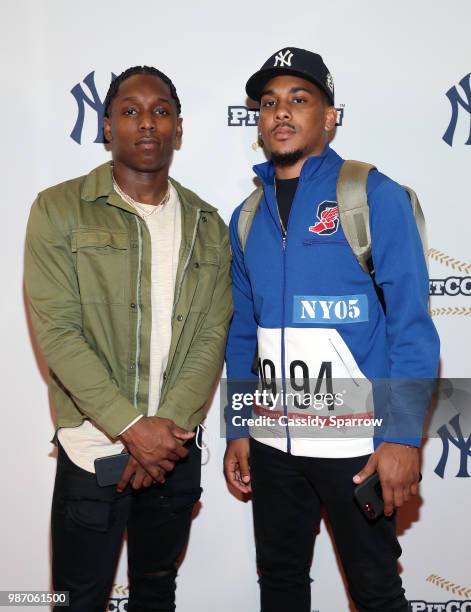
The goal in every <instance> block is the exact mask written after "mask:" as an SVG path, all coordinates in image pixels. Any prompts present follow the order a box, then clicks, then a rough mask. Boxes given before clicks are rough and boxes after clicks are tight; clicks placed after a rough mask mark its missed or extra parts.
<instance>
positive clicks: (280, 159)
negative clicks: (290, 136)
mask: <svg viewBox="0 0 471 612" xmlns="http://www.w3.org/2000/svg"><path fill="white" fill-rule="evenodd" d="M304 155H305V151H304V150H303V149H297V150H296V151H287V152H286V153H276V151H272V153H271V154H270V160H271V161H272V162H273V164H274V165H275V166H281V167H284V168H286V167H289V166H294V164H297V163H298V161H299V160H300V159H302V158H303V157H304Z"/></svg>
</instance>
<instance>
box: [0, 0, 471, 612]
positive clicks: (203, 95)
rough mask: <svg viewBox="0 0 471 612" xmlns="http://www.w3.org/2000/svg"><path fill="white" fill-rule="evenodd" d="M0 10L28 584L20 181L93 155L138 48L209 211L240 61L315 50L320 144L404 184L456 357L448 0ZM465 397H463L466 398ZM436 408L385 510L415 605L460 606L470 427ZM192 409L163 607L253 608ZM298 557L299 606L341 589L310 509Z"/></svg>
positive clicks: (240, 545) (467, 92) (242, 166)
mask: <svg viewBox="0 0 471 612" xmlns="http://www.w3.org/2000/svg"><path fill="white" fill-rule="evenodd" d="M1 13H2V15H1V25H0V28H1V37H0V45H1V50H2V58H3V69H2V77H3V78H2V83H3V87H2V109H3V112H2V120H3V121H2V127H1V134H2V147H1V152H0V155H1V161H2V165H1V167H2V174H3V178H2V188H3V189H2V193H3V198H2V200H3V206H2V212H1V214H2V220H3V224H2V227H3V239H4V244H5V245H6V250H5V252H4V256H3V258H2V265H3V273H2V289H3V299H2V310H3V313H2V316H1V326H2V340H3V341H2V348H3V352H2V363H1V369H2V377H3V380H2V385H1V387H0V392H1V395H2V400H1V406H2V410H3V417H2V436H1V437H2V476H3V478H2V480H3V485H2V503H1V504H0V525H1V530H2V538H1V547H0V550H1V553H0V555H1V563H2V566H1V568H0V589H3V590H12V589H16V590H24V589H42V590H45V589H48V588H49V584H50V583H49V581H50V576H49V562H50V545H49V512H50V503H51V493H52V487H53V479H54V470H55V458H54V455H53V453H52V446H51V445H50V443H49V440H50V439H51V437H52V433H53V421H52V418H53V417H52V410H51V408H50V406H49V401H48V396H47V389H46V376H47V372H46V368H45V366H44V363H43V361H42V360H41V357H40V355H39V354H38V352H37V349H36V346H35V343H34V339H33V338H32V336H31V333H30V330H29V328H28V324H27V319H26V315H25V307H24V298H23V278H22V266H23V245H24V231H25V225H26V220H27V216H28V211H29V207H30V204H31V202H32V201H33V199H34V197H35V195H36V193H37V192H38V191H39V190H41V189H44V188H45V187H47V186H49V185H51V184H54V183H57V182H60V181H62V180H65V179H67V178H70V177H73V176H78V175H80V174H84V173H87V172H88V171H89V170H90V169H91V168H93V167H94V166H96V165H97V164H99V163H101V162H102V161H104V160H106V159H107V158H108V153H107V152H106V151H105V149H104V147H103V145H102V144H100V143H99V142H98V143H97V142H95V141H96V138H97V123H98V117H99V112H100V110H101V108H102V101H103V99H104V96H105V93H106V91H107V87H108V85H109V82H110V79H111V75H112V74H113V73H114V74H119V73H120V72H121V71H122V70H123V69H125V68H127V67H129V66H133V65H136V64H149V65H154V66H156V67H158V68H159V69H161V70H163V71H164V72H166V73H167V74H168V75H169V76H170V77H171V78H172V79H173V80H174V82H175V84H176V87H177V89H178V92H179V94H180V97H181V100H182V103H183V117H184V143H183V148H182V150H181V151H180V152H178V153H177V154H176V155H175V160H174V163H173V168H172V174H173V175H174V176H175V177H176V178H178V179H179V180H180V181H182V182H183V183H184V184H186V185H188V186H190V187H192V188H193V189H194V190H196V191H197V192H198V193H200V194H201V195H202V196H203V197H204V198H205V199H207V200H208V201H209V202H211V203H213V204H215V205H216V206H218V207H219V209H220V211H221V214H222V216H223V217H224V218H225V219H226V221H228V220H229V218H230V214H231V212H232V210H233V209H234V207H235V206H236V205H237V204H238V203H239V202H240V201H241V200H242V198H243V197H244V195H246V194H247V193H248V192H249V190H250V189H251V187H252V182H251V177H252V172H251V166H252V165H253V164H254V163H258V162H260V161H262V159H263V158H262V153H261V151H260V150H258V151H254V150H253V148H252V143H253V142H254V141H255V139H256V127H255V123H256V118H255V116H254V113H251V112H248V111H247V110H246V109H245V108H244V107H245V104H246V98H245V94H244V84H245V81H246V79H247V78H248V76H250V75H251V74H252V73H253V72H254V71H255V70H256V69H257V68H258V67H259V66H260V65H261V64H262V63H263V62H264V61H265V59H266V58H267V57H268V56H269V55H270V54H271V53H272V52H273V51H275V50H276V49H279V48H281V47H283V46H289V45H293V46H297V47H304V48H307V49H311V50H315V51H318V52H320V53H321V54H322V55H323V56H324V58H325V61H326V63H327V65H328V66H329V68H330V70H331V72H332V74H333V76H334V81H335V86H336V102H337V106H338V108H339V117H340V123H341V125H339V127H338V130H337V136H336V139H335V142H334V145H333V146H334V147H335V148H336V150H337V151H338V152H339V153H340V154H341V155H343V156H344V157H349V158H353V159H361V160H364V161H369V162H372V163H374V164H376V165H377V166H378V167H379V168H380V169H381V170H383V171H384V172H386V173H387V174H389V175H390V176H392V177H393V178H395V179H397V180H399V181H400V182H403V183H405V184H409V185H412V186H414V188H415V189H416V191H417V192H418V194H419V196H420V199H421V201H422V204H423V207H424V209H425V213H426V217H427V221H428V228H429V240H430V246H431V249H432V251H431V255H430V269H431V278H432V279H433V282H432V293H433V296H432V298H431V306H432V309H433V314H434V317H435V318H434V320H435V323H436V325H437V328H438V330H439V333H440V335H441V339H442V365H441V375H442V377H444V378H448V379H450V378H452V377H466V376H469V372H470V366H469V343H470V339H471V338H470V336H471V334H470V331H471V303H470V294H471V278H470V277H471V253H470V251H469V231H470V230H469V227H470V204H471V202H470V178H469V177H470V172H471V171H470V161H471V83H470V73H471V40H470V35H469V24H470V20H471V4H470V3H469V2H468V1H467V0H451V1H450V2H448V3H444V2H439V1H438V0H433V1H430V0H429V1H425V0H417V1H415V2H410V1H408V0H396V1H395V2H386V1H383V0H379V1H377V2H368V1H367V0H357V1H356V2H351V1H349V0H337V1H336V2H331V3H326V2H322V3H321V2H315V1H313V0H298V1H297V2H296V3H293V2H291V3H290V2H283V1H281V0H272V2H270V3H268V2H259V3H253V2H249V1H248V0H238V1H235V2H228V3H220V2H217V1H216V0H212V1H205V0H203V1H201V2H188V1H185V0H184V1H183V2H179V3H170V2H168V3H164V2H155V1H145V0H135V1H134V2H124V1H122V0H117V1H116V0H115V1H113V2H112V1H110V0H103V1H101V2H92V1H91V0H82V2H76V3H72V2H63V1H61V0H49V1H47V0H16V1H15V2H6V3H3V4H2V8H1ZM450 384H451V383H450ZM466 397H467V396H465V401H464V402H462V404H463V406H465V408H466V409H468V410H469V402H467V401H466ZM450 414H452V412H450ZM468 422H469V421H468ZM442 424H444V426H445V428H444V429H443V428H442V429H441V432H442V438H440V437H436V438H435V439H431V440H429V441H428V443H427V444H426V445H425V449H424V466H423V472H424V480H423V483H422V487H421V498H420V500H418V501H417V502H413V503H411V504H409V506H408V507H407V508H404V509H403V511H401V512H400V513H399V519H398V522H399V532H400V542H401V545H402V547H403V550H404V552H403V555H402V558H401V565H402V577H403V580H404V583H405V586H406V588H407V592H408V596H409V598H410V599H411V600H413V601H414V603H413V605H412V610H414V611H422V610H424V611H425V610H426V611H427V612H428V611H431V612H433V611H435V610H446V611H448V612H455V611H465V610H467V611H470V610H471V571H470V567H471V554H470V545H469V513H470V509H471V508H470V484H471V480H470V474H471V459H470V456H471V450H470V439H469V434H470V432H469V429H468V431H465V428H464V425H463V423H462V422H461V423H460V421H459V419H458V421H457V420H456V419H455V420H454V422H453V424H450V423H449V422H445V423H442ZM207 425H208V433H207V436H206V439H207V443H208V445H209V449H210V454H209V457H207V458H206V459H207V463H206V465H205V466H204V468H203V486H204V495H203V498H202V502H201V507H200V508H199V512H198V514H197V516H196V517H195V519H194V522H193V527H192V532H191V539H190V543H189V546H188V549H187V552H186V557H185V560H184V563H183V565H182V567H181V570H180V577H179V579H178V587H179V588H178V607H179V609H180V610H181V611H183V612H190V611H200V610H201V611H203V610H204V611H205V612H220V611H221V610H224V611H226V612H239V611H240V610H248V611H255V610H257V609H258V585H257V574H256V567H255V554H254V544H253V531H252V523H251V507H250V502H247V503H243V502H241V501H239V500H237V499H235V498H234V497H233V496H232V495H231V494H229V492H228V491H227V489H226V485H225V482H224V479H223V475H222V469H221V464H222V456H223V451H224V447H225V444H224V441H223V440H221V439H220V437H219V400H218V398H217V397H216V399H215V402H214V405H213V407H212V410H211V412H210V415H209V418H208V423H207ZM441 459H442V462H441V464H440V465H439V462H440V460H441ZM312 577H313V584H312V594H313V610H318V611H320V612H343V611H348V610H350V609H351V608H350V607H349V605H350V604H349V602H348V599H347V596H346V593H345V588H344V585H343V581H342V579H341V575H340V571H339V566H338V562H337V560H336V556H335V553H334V550H333V547H332V543H331V540H330V538H329V535H328V531H327V529H326V526H325V523H323V524H322V527H321V532H320V535H319V537H318V541H317V544H316V549H315V554H314V562H313V569H312ZM126 585H127V580H126V567H125V560H124V555H123V558H122V560H121V563H120V567H119V570H118V574H117V576H116V585H115V588H114V591H113V593H112V599H111V600H110V605H109V610H121V611H122V610H126V592H127V591H126ZM446 602H448V604H447V606H445V603H446ZM453 602H455V603H453ZM440 604H442V605H440ZM28 609H31V608H28ZM38 609H40V608H38Z"/></svg>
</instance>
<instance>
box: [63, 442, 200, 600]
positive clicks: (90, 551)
mask: <svg viewBox="0 0 471 612" xmlns="http://www.w3.org/2000/svg"><path fill="white" fill-rule="evenodd" d="M189 449H190V453H189V455H188V457H186V458H185V459H183V460H181V461H180V462H179V463H178V464H177V465H176V467H175V470H174V471H173V472H171V473H170V474H168V475H167V480H166V482H165V484H163V485H160V484H154V485H152V486H151V487H149V488H148V489H144V488H143V489H140V490H138V491H134V490H132V489H131V487H129V486H128V487H127V488H126V490H125V491H123V493H117V492H116V489H115V487H114V486H109V487H99V486H98V485H97V483H96V478H95V475H94V474H91V473H90V472H87V471H85V470H82V469H81V468H79V467H78V466H76V465H75V464H74V463H73V462H72V461H71V460H70V459H69V458H68V456H67V454H66V452H65V451H64V450H63V448H62V447H61V446H60V445H59V454H58V459H57V473H56V480H55V485H54V495H53V501H52V513H51V533H52V579H53V586H54V590H56V591H69V594H70V606H69V608H68V609H69V610H70V612H79V611H80V612H84V611H86V612H104V611H105V610H113V609H116V610H118V609H121V607H117V603H116V601H113V600H111V601H110V602H109V598H110V591H111V588H112V585H113V579H114V576H115V573H116V567H117V564H118V560H119V556H120V552H121V547H122V542H123V537H124V532H125V530H126V529H127V549H128V573H129V601H128V604H127V608H123V609H127V610H128V612H147V611H149V612H150V611H152V612H173V611H174V610H175V577H176V575H177V565H178V560H179V557H180V555H181V554H182V552H183V550H184V548H185V546H186V543H187V541H188V535H189V531H190V525H191V516H192V511H193V506H194V504H195V502H196V501H197V500H198V499H199V497H200V494H201V488H200V476H201V451H200V450H199V449H198V447H197V445H196V444H195V442H194V440H193V441H191V443H190V444H189ZM123 586H125V585H123ZM122 593H123V592H122V590H121V594H120V595H118V597H119V598H125V597H126V595H125V594H122ZM121 603H123V602H121ZM55 609H56V608H55ZM59 609H61V608H57V610H59Z"/></svg>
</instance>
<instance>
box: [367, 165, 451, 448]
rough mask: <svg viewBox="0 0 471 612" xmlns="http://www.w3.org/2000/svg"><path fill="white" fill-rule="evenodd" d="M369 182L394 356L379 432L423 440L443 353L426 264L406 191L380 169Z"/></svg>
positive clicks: (379, 280) (375, 252)
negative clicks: (383, 422) (431, 306)
mask: <svg viewBox="0 0 471 612" xmlns="http://www.w3.org/2000/svg"><path fill="white" fill-rule="evenodd" d="M375 183H376V184H375ZM368 186H369V189H368V200H369V205H370V229H371V242H372V258H373V264H374V269H375V282H376V284H377V285H378V286H379V287H380V288H381V290H382V292H383V295H384V302H385V310H386V335H387V341H388V349H389V359H390V380H389V398H388V402H387V409H386V414H387V418H386V425H385V427H384V428H383V431H382V432H380V437H381V438H382V439H383V440H385V441H391V442H400V443H405V444H411V445H414V446H419V445H420V442H421V437H422V427H423V420H424V418H425V414H426V411H427V407H428V404H429V402H430V398H431V395H432V392H433V388H434V381H435V377H436V376H437V371H438V362H439V354H440V342H439V338H438V334H437V331H436V329H435V326H434V324H433V322H432V319H431V317H430V314H429V308H428V293H429V289H428V285H429V283H428V272H427V266H426V262H425V258H424V254H423V249H422V243H421V240H420V236H419V233H418V230H417V225H416V222H415V219H414V216H413V214H412V207H411V205H410V202H409V196H408V194H407V192H406V191H405V190H404V189H403V188H402V187H401V186H400V185H398V184H397V183H395V182H394V181H392V180H390V179H388V178H387V177H385V176H384V175H381V174H379V173H375V174H372V175H371V176H370V179H369V183H368Z"/></svg>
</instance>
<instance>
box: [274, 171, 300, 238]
mask: <svg viewBox="0 0 471 612" xmlns="http://www.w3.org/2000/svg"><path fill="white" fill-rule="evenodd" d="M298 181H299V177H298V176H297V177H295V178H290V179H278V178H275V186H276V202H277V204H278V213H279V215H280V219H281V223H282V224H283V227H284V229H285V231H286V230H287V228H288V217H289V213H290V210H291V205H292V203H293V198H294V194H295V193H296V188H297V186H298Z"/></svg>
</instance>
